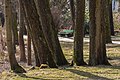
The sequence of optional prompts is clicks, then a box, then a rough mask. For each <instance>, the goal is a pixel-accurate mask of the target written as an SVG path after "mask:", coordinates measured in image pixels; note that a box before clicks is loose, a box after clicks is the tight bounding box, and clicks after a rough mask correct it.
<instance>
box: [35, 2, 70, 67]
mask: <svg viewBox="0 0 120 80" xmlns="http://www.w3.org/2000/svg"><path fill="white" fill-rule="evenodd" d="M35 1H36V5H37V8H38V12H39V15H40V21H41V24H42V29H43V33H44V35H45V39H46V42H47V45H48V47H49V49H50V51H51V52H52V53H53V54H54V55H55V56H54V58H55V60H56V63H57V65H66V64H68V62H67V60H66V58H65V56H64V54H63V52H62V49H61V46H60V43H59V40H58V36H57V32H56V30H55V24H54V21H53V17H52V14H51V11H50V8H49V1H48V0H44V1H43V0H35Z"/></svg>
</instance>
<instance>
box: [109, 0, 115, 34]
mask: <svg viewBox="0 0 120 80" xmlns="http://www.w3.org/2000/svg"><path fill="white" fill-rule="evenodd" d="M109 18H110V31H111V35H112V36H114V35H115V33H114V23H113V13H112V0H109Z"/></svg>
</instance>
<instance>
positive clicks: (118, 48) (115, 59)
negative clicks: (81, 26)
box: [0, 42, 120, 80]
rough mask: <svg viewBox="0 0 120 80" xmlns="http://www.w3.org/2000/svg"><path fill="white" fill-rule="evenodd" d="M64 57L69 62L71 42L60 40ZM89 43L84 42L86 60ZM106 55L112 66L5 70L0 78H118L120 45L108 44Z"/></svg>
mask: <svg viewBox="0 0 120 80" xmlns="http://www.w3.org/2000/svg"><path fill="white" fill-rule="evenodd" d="M61 46H62V49H63V51H64V54H65V57H66V58H67V60H68V61H69V62H70V61H71V60H72V54H73V43H65V42H61ZM88 50H89V44H88V43H84V57H85V61H86V62H88V57H89V54H88V53H89V51H88ZM107 55H108V57H109V58H110V59H111V60H109V62H110V63H111V64H112V66H103V65H100V66H95V67H90V66H73V67H70V66H63V67H59V68H58V69H50V68H47V69H39V68H36V69H34V70H29V69H30V67H26V68H25V69H26V70H27V73H24V74H15V73H12V72H11V71H7V70H5V71H4V72H2V73H1V74H0V80H83V79H85V80H93V79H94V80H98V79H99V80H120V45H118V44H108V45H107Z"/></svg>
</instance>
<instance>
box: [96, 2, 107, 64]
mask: <svg viewBox="0 0 120 80" xmlns="http://www.w3.org/2000/svg"><path fill="white" fill-rule="evenodd" d="M96 5H97V6H96V15H95V16H96V36H95V47H96V48H95V53H96V58H97V60H96V61H97V65H109V62H108V60H107V56H106V45H105V43H106V42H105V17H104V5H105V0H97V1H96Z"/></svg>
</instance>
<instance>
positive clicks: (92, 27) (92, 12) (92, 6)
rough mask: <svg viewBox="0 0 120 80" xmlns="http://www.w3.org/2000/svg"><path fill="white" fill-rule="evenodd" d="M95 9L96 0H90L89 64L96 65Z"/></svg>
mask: <svg viewBox="0 0 120 80" xmlns="http://www.w3.org/2000/svg"><path fill="white" fill-rule="evenodd" d="M95 9H96V0H89V12H90V13H89V16H90V24H89V26H90V28H89V29H90V30H89V31H90V46H89V47H90V49H89V51H90V54H89V65H90V66H94V65H96V64H97V63H96V55H95V36H96V24H95V19H96V18H95Z"/></svg>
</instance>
